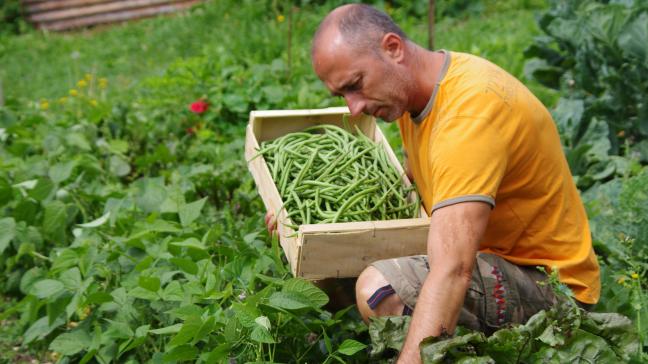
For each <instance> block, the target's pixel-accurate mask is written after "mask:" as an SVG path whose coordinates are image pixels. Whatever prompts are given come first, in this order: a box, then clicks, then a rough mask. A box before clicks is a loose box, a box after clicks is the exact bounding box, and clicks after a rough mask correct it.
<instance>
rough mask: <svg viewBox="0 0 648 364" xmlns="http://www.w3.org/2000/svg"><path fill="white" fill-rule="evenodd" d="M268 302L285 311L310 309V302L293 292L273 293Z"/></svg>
mask: <svg viewBox="0 0 648 364" xmlns="http://www.w3.org/2000/svg"><path fill="white" fill-rule="evenodd" d="M269 302H270V304H271V305H272V306H275V307H279V308H283V309H286V310H299V309H302V308H307V307H311V302H310V301H309V300H308V299H307V298H306V297H305V296H304V295H302V294H299V293H295V292H275V293H273V294H272V295H271V296H270V298H269Z"/></svg>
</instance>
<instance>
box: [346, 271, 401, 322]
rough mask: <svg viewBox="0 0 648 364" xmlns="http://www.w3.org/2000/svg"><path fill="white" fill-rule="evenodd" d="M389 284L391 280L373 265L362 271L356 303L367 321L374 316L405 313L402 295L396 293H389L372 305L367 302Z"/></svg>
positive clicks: (357, 284)
mask: <svg viewBox="0 0 648 364" xmlns="http://www.w3.org/2000/svg"><path fill="white" fill-rule="evenodd" d="M387 285H389V282H388V281H387V279H385V277H384V276H383V275H382V273H380V271H379V270H378V269H376V268H375V267H373V266H368V267H367V268H365V270H363V271H362V273H360V276H359V277H358V280H357V282H356V303H357V306H358V311H360V315H362V319H363V320H364V321H365V322H367V323H368V322H369V317H372V316H397V315H401V314H402V313H403V308H404V307H405V306H404V304H403V302H402V301H401V299H400V297H398V295H396V294H389V295H387V296H386V297H384V298H382V299H381V300H380V302H378V303H376V304H375V305H372V306H373V308H372V307H371V306H370V305H369V303H368V302H367V301H368V300H369V299H370V298H372V296H373V295H374V294H375V293H376V292H377V291H378V290H379V289H380V288H382V287H385V286H387Z"/></svg>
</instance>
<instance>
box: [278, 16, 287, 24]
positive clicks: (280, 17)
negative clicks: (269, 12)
mask: <svg viewBox="0 0 648 364" xmlns="http://www.w3.org/2000/svg"><path fill="white" fill-rule="evenodd" d="M284 20H286V17H285V16H283V15H281V14H279V15H277V21H278V22H279V23H283V22H284Z"/></svg>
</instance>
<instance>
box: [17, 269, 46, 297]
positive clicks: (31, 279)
mask: <svg viewBox="0 0 648 364" xmlns="http://www.w3.org/2000/svg"><path fill="white" fill-rule="evenodd" d="M45 274H46V272H45V270H44V269H43V268H41V267H33V268H31V269H30V270H28V271H27V272H25V274H23V276H22V278H20V291H21V292H22V293H24V294H29V291H30V290H31V288H32V286H33V285H34V283H36V282H38V281H39V280H41V279H42V278H45Z"/></svg>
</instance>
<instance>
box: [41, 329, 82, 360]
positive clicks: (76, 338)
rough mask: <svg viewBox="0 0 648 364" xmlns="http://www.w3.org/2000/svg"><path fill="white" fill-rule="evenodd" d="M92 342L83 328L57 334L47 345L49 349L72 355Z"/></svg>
mask: <svg viewBox="0 0 648 364" xmlns="http://www.w3.org/2000/svg"><path fill="white" fill-rule="evenodd" d="M91 342H92V339H90V335H89V334H88V333H87V332H86V331H84V330H76V331H72V332H66V333H63V334H61V335H59V336H57V337H56V338H55V339H54V341H52V342H51V343H50V345H49V349H50V350H52V351H56V352H59V353H61V354H63V355H74V354H76V353H78V352H80V351H81V350H84V349H87V348H88V347H89V346H90V344H91Z"/></svg>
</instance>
